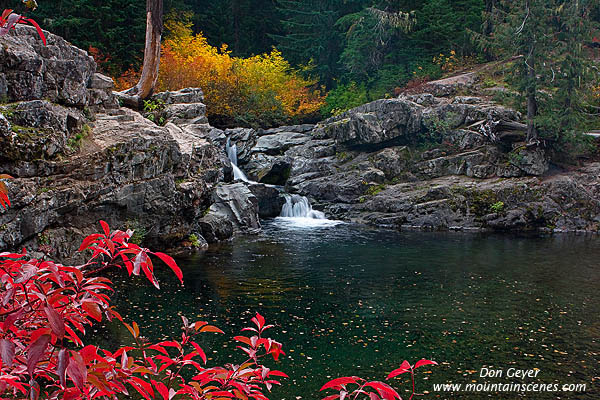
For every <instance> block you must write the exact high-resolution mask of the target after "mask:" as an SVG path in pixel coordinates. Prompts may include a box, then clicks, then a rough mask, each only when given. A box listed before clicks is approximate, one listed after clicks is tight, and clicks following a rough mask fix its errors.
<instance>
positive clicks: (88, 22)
mask: <svg viewBox="0 0 600 400" xmlns="http://www.w3.org/2000/svg"><path fill="white" fill-rule="evenodd" d="M15 3H16V2H15ZM31 16H32V17H33V18H34V19H36V21H38V23H39V24H40V25H41V26H42V27H43V28H44V29H47V30H49V31H51V32H52V33H55V34H58V35H60V36H63V37H65V38H66V39H67V40H69V41H70V42H72V43H73V44H75V45H77V46H79V47H81V48H83V49H85V50H88V49H89V48H90V47H92V48H95V49H98V51H99V55H100V58H101V59H102V60H103V62H102V63H101V64H102V65H101V66H102V67H103V69H104V70H105V71H106V72H108V73H109V74H111V75H118V74H120V73H121V72H123V71H125V70H126V69H128V68H129V67H131V66H133V67H134V68H139V66H140V65H141V59H142V57H143V52H144V38H145V29H146V14H145V13H144V12H143V6H141V4H140V2H139V1H138V0H104V1H97V0H53V1H44V2H40V7H39V8H38V9H37V10H36V11H34V12H33V13H31Z"/></svg>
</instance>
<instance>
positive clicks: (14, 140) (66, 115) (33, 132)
mask: <svg viewBox="0 0 600 400" xmlns="http://www.w3.org/2000/svg"><path fill="white" fill-rule="evenodd" d="M0 111H1V112H2V113H4V115H6V116H8V120H10V122H11V124H10V129H9V130H6V129H3V130H2V131H1V132H0V143H1V146H0V164H1V163H2V161H5V160H14V161H16V160H19V161H33V160H38V159H51V158H53V157H56V156H58V155H61V154H65V153H68V152H73V150H74V149H73V148H72V146H71V147H70V146H69V140H70V138H71V137H73V136H74V135H75V134H77V133H79V132H81V131H82V130H83V127H84V125H85V123H86V118H85V117H84V116H83V114H82V113H81V112H80V111H79V110H77V109H74V108H66V107H63V106H59V105H55V104H51V103H49V102H47V101H45V100H33V101H26V102H21V103H15V104H11V105H8V106H0ZM4 127H5V128H6V125H5V126H4ZM73 143H75V142H73Z"/></svg>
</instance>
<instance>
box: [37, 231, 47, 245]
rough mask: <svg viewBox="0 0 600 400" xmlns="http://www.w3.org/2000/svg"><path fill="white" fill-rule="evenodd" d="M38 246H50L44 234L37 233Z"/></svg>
mask: <svg viewBox="0 0 600 400" xmlns="http://www.w3.org/2000/svg"><path fill="white" fill-rule="evenodd" d="M37 237H38V244H50V237H49V236H48V235H46V234H44V233H38V234H37Z"/></svg>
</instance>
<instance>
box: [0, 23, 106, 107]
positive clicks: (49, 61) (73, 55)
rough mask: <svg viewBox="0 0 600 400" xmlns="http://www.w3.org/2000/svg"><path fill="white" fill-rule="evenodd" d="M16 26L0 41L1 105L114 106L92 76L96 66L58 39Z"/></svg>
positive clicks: (101, 81)
mask: <svg viewBox="0 0 600 400" xmlns="http://www.w3.org/2000/svg"><path fill="white" fill-rule="evenodd" d="M44 33H45V35H46V39H47V46H44V44H43V43H42V41H41V40H40V38H39V36H38V34H37V32H36V30H35V28H33V27H29V26H17V27H16V29H15V30H13V31H11V32H10V33H9V34H8V35H5V36H2V37H0V45H1V46H0V98H3V99H5V101H9V102H13V101H23V100H42V99H45V100H48V101H51V102H53V103H59V104H62V105H66V106H76V107H80V108H83V107H86V106H90V105H93V106H97V105H99V104H104V103H106V105H110V106H112V107H114V106H116V101H115V99H114V96H112V95H111V94H110V89H111V87H110V85H109V82H108V81H107V80H106V79H104V78H102V77H101V76H98V75H96V63H95V62H94V60H93V58H92V57H90V56H89V55H88V53H87V52H86V51H84V50H81V49H79V48H77V47H75V46H73V45H71V44H70V43H69V42H67V41H66V40H64V39H63V38H61V37H60V36H56V35H53V34H51V33H49V32H44Z"/></svg>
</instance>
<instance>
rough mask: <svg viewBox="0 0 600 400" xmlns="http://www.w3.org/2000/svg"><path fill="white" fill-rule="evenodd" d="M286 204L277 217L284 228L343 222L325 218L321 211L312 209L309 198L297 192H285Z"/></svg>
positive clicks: (276, 220) (278, 222)
mask: <svg viewBox="0 0 600 400" xmlns="http://www.w3.org/2000/svg"><path fill="white" fill-rule="evenodd" d="M284 196H285V204H284V205H283V207H282V208H281V214H279V217H278V218H275V222H276V223H277V225H279V226H280V227H282V228H289V229H296V228H319V227H328V226H335V225H337V224H341V223H342V222H341V221H334V220H330V219H327V218H325V214H323V213H322V212H321V211H316V210H313V209H312V206H311V205H310V203H309V202H308V199H307V198H306V197H304V196H299V195H297V194H284Z"/></svg>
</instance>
